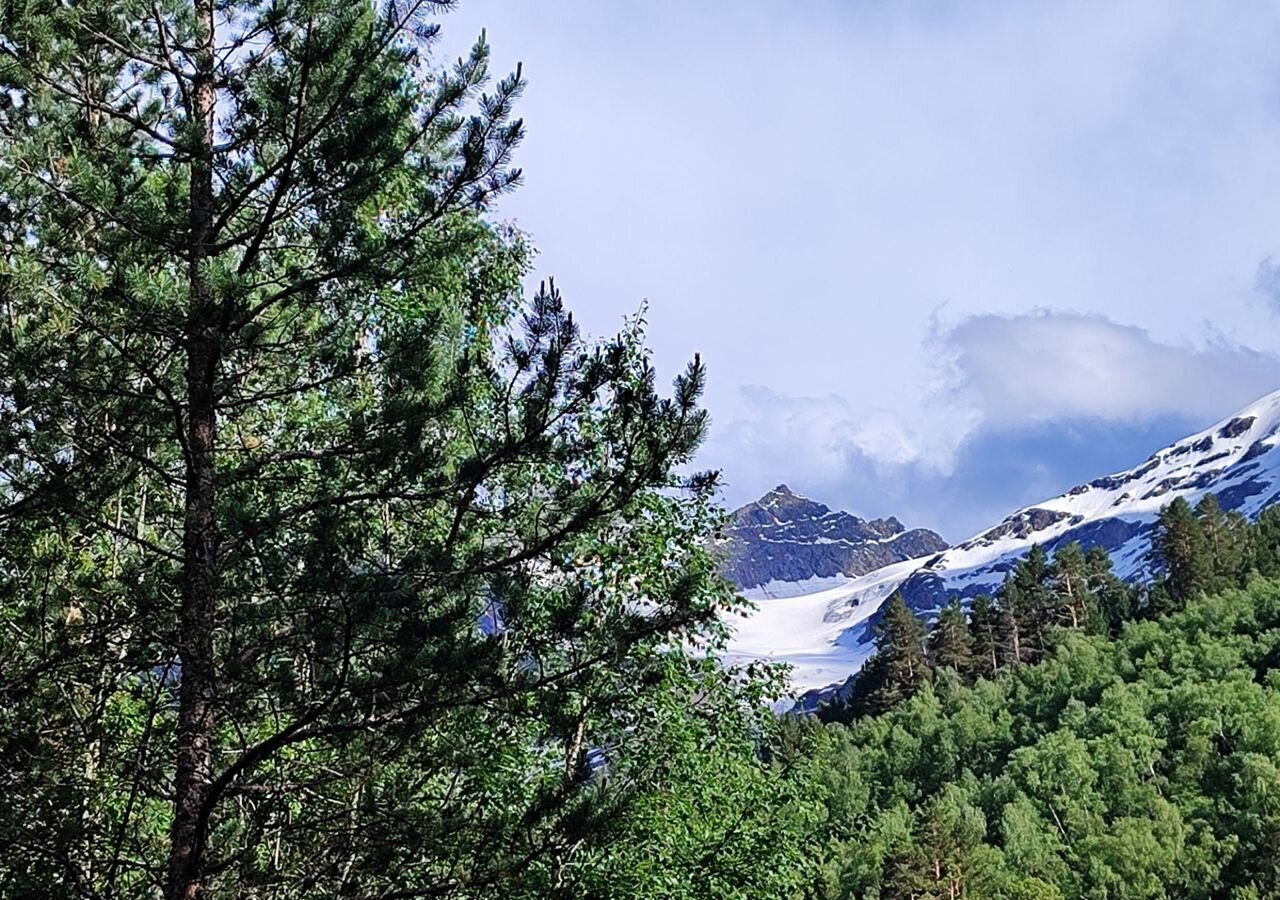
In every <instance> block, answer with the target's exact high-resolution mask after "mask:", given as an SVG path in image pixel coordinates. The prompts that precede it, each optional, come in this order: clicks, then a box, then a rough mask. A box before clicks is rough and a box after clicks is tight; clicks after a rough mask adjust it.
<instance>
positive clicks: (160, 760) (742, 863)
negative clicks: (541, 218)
mask: <svg viewBox="0 0 1280 900" xmlns="http://www.w3.org/2000/svg"><path fill="white" fill-rule="evenodd" d="M449 5H450V4H449V3H446V2H428V0H385V2H352V0H341V2H339V0H97V2H93V3H66V2H62V0H23V2H15V3H6V4H3V5H0V798H3V802H2V803H0V897H5V898H8V897H14V898H25V897H40V898H84V900H108V898H134V897H139V898H142V897H146V898H159V897H163V898H168V900H179V898H182V900H195V898H205V897H252V898H263V900H266V898H293V897H313V896H314V897H350V898H385V900H392V898H412V897H455V898H517V900H518V898H543V897H562V898H636V900H640V898H773V897H777V898H806V897H807V898H833V897H849V898H864V897H866V898H871V897H881V898H890V897H911V898H934V897H948V898H954V897H957V896H972V897H1009V898H1015V897H1019V898H1031V897H1041V898H1050V897H1159V896H1166V895H1173V896H1191V897H1199V896H1204V897H1211V896H1212V897H1216V896H1238V897H1263V896H1273V895H1274V894H1275V892H1276V891H1277V890H1280V873H1278V872H1277V871H1276V868H1277V863H1276V860H1277V859H1278V858H1280V774H1278V773H1280V701H1277V698H1276V691H1277V689H1278V688H1280V675H1277V674H1275V673H1274V670H1275V669H1276V667H1277V665H1280V650H1277V649H1276V648H1277V647H1280V586H1277V582H1275V581H1272V580H1268V579H1274V578H1278V577H1280V513H1275V512H1273V511H1271V510H1269V511H1267V512H1266V513H1264V514H1263V515H1262V517H1261V518H1260V519H1259V521H1258V522H1257V523H1254V524H1247V523H1245V522H1244V521H1243V520H1242V519H1240V518H1239V517H1237V516H1232V515H1226V514H1223V513H1222V512H1221V510H1219V509H1217V507H1216V505H1215V504H1214V502H1213V500H1212V498H1208V499H1206V500H1204V501H1202V502H1201V503H1200V504H1199V505H1198V506H1197V507H1196V508H1195V509H1192V508H1191V507H1190V506H1188V505H1187V504H1186V503H1185V502H1183V501H1175V502H1174V503H1172V504H1171V505H1170V506H1169V507H1167V508H1166V510H1165V511H1164V513H1162V515H1161V519H1160V522H1159V523H1158V527H1157V529H1156V532H1155V536H1154V540H1153V560H1152V562H1153V567H1152V571H1154V572H1156V573H1158V576H1157V578H1156V580H1155V581H1154V582H1153V583H1151V584H1146V585H1137V586H1134V585H1129V584H1125V583H1123V582H1121V581H1120V580H1119V579H1117V578H1116V577H1115V576H1114V575H1113V574H1112V572H1111V567H1110V562H1109V560H1108V559H1107V558H1106V555H1105V554H1104V553H1101V552H1100V551H1096V550H1094V551H1088V552H1085V551H1083V550H1082V549H1081V548H1079V547H1076V546H1074V545H1070V546H1065V547H1061V548H1058V549H1057V550H1056V551H1055V552H1054V553H1053V554H1052V558H1050V557H1049V556H1048V555H1047V554H1046V553H1045V552H1043V551H1042V550H1040V549H1038V548H1037V549H1034V550H1032V552H1031V553H1030V554H1029V555H1028V557H1027V558H1026V559H1025V560H1024V561H1022V562H1021V563H1019V565H1018V566H1017V567H1016V568H1015V569H1014V571H1012V572H1011V573H1010V575H1009V579H1008V580H1007V581H1006V583H1005V585H1004V587H1003V588H1002V590H1001V591H999V593H998V595H997V596H995V597H991V598H986V597H981V598H977V599H976V600H974V602H973V604H972V606H971V607H970V608H967V609H966V608H964V607H962V606H960V605H959V604H952V605H950V606H948V607H946V608H944V609H943V610H941V611H940V612H939V614H938V615H937V617H936V621H934V622H933V623H932V627H930V628H926V625H925V624H924V623H923V622H921V621H919V620H917V619H916V618H915V617H914V616H913V615H912V614H911V612H910V611H909V610H907V608H906V606H905V605H904V604H903V603H902V602H901V598H895V599H894V600H893V602H891V603H890V605H889V606H888V608H887V611H886V615H885V617H884V620H883V623H882V625H881V628H880V645H881V651H880V653H879V654H878V655H877V656H875V657H874V658H873V660H872V662H871V663H870V664H869V665H868V666H867V667H866V669H865V670H864V672H863V673H861V674H860V675H859V676H858V678H857V679H856V682H855V684H854V685H853V686H852V688H853V689H852V690H851V691H850V692H849V693H848V694H847V697H846V699H845V700H844V701H842V702H839V703H836V704H833V705H831V706H829V707H827V708H824V709H823V710H822V711H821V714H820V715H819V716H816V717H799V716H785V715H784V716H779V715H776V714H775V713H774V712H773V711H772V706H771V704H775V703H776V702H777V701H778V700H779V698H782V697H785V696H786V694H787V690H788V689H787V686H786V682H785V672H784V671H781V670H779V669H778V668H777V667H773V666H769V665H764V664H755V665H750V666H745V667H741V668H733V667H727V666H725V665H723V664H721V662H719V654H718V651H719V650H720V649H721V647H722V646H723V642H724V640H725V634H726V628H727V625H726V624H725V623H726V620H727V616H728V615H729V614H731V613H732V612H734V611H736V610H739V609H741V608H743V607H744V605H745V604H744V601H743V600H742V599H741V598H740V597H738V596H737V594H736V593H735V591H734V590H733V589H732V588H731V586H730V585H729V584H728V583H727V582H726V581H725V580H724V579H723V578H722V577H721V576H720V574H719V560H718V558H717V557H716V555H715V553H714V547H715V541H714V537H715V536H716V534H717V533H718V530H719V529H720V528H722V527H723V524H724V519H723V515H722V513H721V512H720V511H719V509H718V506H717V477H716V476H715V474H714V473H706V474H690V470H689V464H690V463H691V461H692V460H693V458H694V454H695V452H696V450H697V448H698V446H699V443H700V441H701V440H702V438H703V436H704V433H705V431H706V428H707V424H708V423H707V416H706V414H705V412H704V411H703V410H702V408H701V406H700V396H701V393H702V390H703V386H704V383H705V378H706V373H705V371H704V368H703V366H702V364H701V362H700V361H699V360H697V359H694V360H693V361H692V362H691V363H690V364H689V366H688V368H687V370H686V371H684V372H683V373H682V374H681V375H680V376H679V377H677V378H676V379H675V380H674V383H673V384H672V385H671V386H670V388H669V389H664V388H662V387H661V386H660V385H659V383H658V378H657V376H656V374H655V371H654V367H653V365H652V364H651V362H650V354H649V351H648V349H647V347H646V343H645V331H644V327H645V323H644V322H643V319H642V318H639V317H637V318H636V319H635V320H634V321H631V322H628V323H627V324H626V326H625V327H624V328H623V330H622V331H621V333H619V334H618V335H616V336H614V337H612V338H607V339H603V340H599V341H595V340H588V339H586V338H584V337H583V336H582V335H581V334H580V332H579V330H578V328H577V326H576V324H575V322H574V319H573V317H572V315H571V313H570V312H569V309H568V306H567V305H566V303H565V301H564V300H563V298H562V297H561V294H560V292H559V291H558V289H557V288H556V287H555V286H554V285H553V284H551V283H549V282H548V283H546V284H545V285H544V286H543V287H542V288H541V289H539V290H537V291H536V292H533V295H532V296H526V295H525V292H524V290H523V288H522V285H523V284H524V283H525V282H526V280H527V278H528V277H529V276H530V275H531V274H532V273H533V259H534V253H533V249H532V245H531V243H530V241H529V239H528V238H527V237H526V236H525V235H523V234H521V233H519V232H518V231H516V230H515V229H513V228H511V227H509V226H506V225H503V224H499V222H498V220H497V217H496V216H495V213H494V203H495V201H496V200H497V198H499V197H501V196H502V195H504V194H505V193H506V192H507V191H509V190H511V189H513V188H514V187H515V186H516V185H517V184H518V181H519V176H520V173H519V171H518V170H517V169H515V168H513V165H512V159H513V153H514V151H515V148H516V147H517V145H518V144H519V142H520V140H521V137H522V135H523V123H522V122H521V121H520V119H519V118H518V117H517V114H516V109H517V105H518V100H519V96H520V94H521V91H522V89H523V86H524V82H523V78H522V75H521V73H520V72H519V71H517V72H514V73H511V74H509V75H506V76H504V77H499V78H497V79H493V78H491V75H490V72H489V65H488V60H489V55H488V47H487V45H486V44H485V42H484V40H483V38H481V40H480V41H479V42H477V43H476V44H475V46H474V47H473V48H472V50H471V51H470V52H469V53H468V54H467V55H465V56H464V57H463V58H461V59H459V60H457V61H456V62H453V63H451V64H447V63H445V62H444V61H442V60H440V59H439V58H438V57H437V51H436V47H437V43H436V42H437V38H438V27H437V25H436V23H435V16H436V14H437V13H439V12H442V11H443V10H444V9H445V8H446V7H448V6H449Z"/></svg>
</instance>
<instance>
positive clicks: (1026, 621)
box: [1013, 544, 1058, 662]
mask: <svg viewBox="0 0 1280 900" xmlns="http://www.w3.org/2000/svg"><path fill="white" fill-rule="evenodd" d="M1051 575H1052V572H1051V569H1050V566H1049V556H1048V554H1047V553H1045V550H1044V547H1042V546H1041V545H1039V544H1033V545H1032V546H1031V549H1030V550H1028V551H1027V555H1026V556H1024V557H1023V558H1022V559H1021V560H1019V561H1018V563H1017V565H1016V566H1014V569H1013V583H1014V586H1015V587H1016V589H1017V590H1016V594H1015V596H1016V598H1017V604H1016V606H1017V610H1016V614H1017V615H1018V619H1019V624H1020V626H1021V629H1022V635H1021V649H1022V653H1023V659H1024V660H1025V661H1032V662H1034V661H1035V660H1038V659H1040V658H1041V657H1042V656H1044V655H1045V654H1046V653H1047V652H1048V651H1049V629H1050V628H1052V627H1053V626H1054V625H1055V624H1056V622H1057V612H1058V603H1057V598H1056V597H1055V596H1054V593H1053V588H1052V585H1051Z"/></svg>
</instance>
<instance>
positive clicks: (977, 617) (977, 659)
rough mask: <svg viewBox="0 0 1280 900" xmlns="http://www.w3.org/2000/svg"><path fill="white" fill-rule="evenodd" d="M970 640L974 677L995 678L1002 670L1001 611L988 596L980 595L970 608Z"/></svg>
mask: <svg viewBox="0 0 1280 900" xmlns="http://www.w3.org/2000/svg"><path fill="white" fill-rule="evenodd" d="M969 640H970V646H971V647H972V650H973V664H972V672H973V675H974V677H975V678H993V677H995V674H996V672H997V670H998V669H999V668H1000V657H999V652H1000V610H999V609H998V608H997V607H996V605H995V601H993V600H992V598H991V597H990V596H988V595H987V594H979V595H978V596H977V597H975V598H974V601H973V604H972V605H971V606H970V607H969Z"/></svg>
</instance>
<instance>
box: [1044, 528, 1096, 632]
mask: <svg viewBox="0 0 1280 900" xmlns="http://www.w3.org/2000/svg"><path fill="white" fill-rule="evenodd" d="M1050 577H1051V583H1052V591H1053V594H1054V597H1055V600H1056V603H1055V604H1054V606H1055V609H1056V621H1057V622H1058V624H1060V625H1069V626H1070V627H1072V628H1087V627H1089V625H1090V623H1091V622H1092V621H1093V619H1094V618H1095V616H1096V615H1097V612H1096V608H1095V602H1094V597H1093V592H1092V590H1091V589H1090V586H1089V573H1088V563H1087V562H1086V560H1085V554H1084V551H1083V550H1082V549H1081V548H1080V544H1079V543H1077V542H1076V541H1071V542H1070V543H1067V544H1063V545H1062V546H1061V547H1058V548H1057V549H1056V550H1054V552H1053V567H1052V572H1051V576H1050Z"/></svg>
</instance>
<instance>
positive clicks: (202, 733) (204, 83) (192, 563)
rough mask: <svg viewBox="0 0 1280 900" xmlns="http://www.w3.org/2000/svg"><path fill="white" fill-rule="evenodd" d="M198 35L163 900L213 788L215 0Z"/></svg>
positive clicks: (189, 887) (201, 823)
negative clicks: (175, 686) (178, 599)
mask: <svg viewBox="0 0 1280 900" xmlns="http://www.w3.org/2000/svg"><path fill="white" fill-rule="evenodd" d="M194 2H195V11H196V17H197V20H198V22H199V25H200V28H201V31H202V32H203V33H202V34H201V35H200V44H199V46H198V47H197V51H196V54H195V75H194V77H193V79H192V90H191V96H192V104H193V109H191V110H190V114H191V117H192V120H193V125H194V126H195V131H196V142H195V146H194V147H193V153H192V162H191V197H190V237H189V244H188V253H189V266H190V281H191V297H190V309H189V311H188V318H187V326H186V335H185V340H186V351H187V370H186V390H187V396H186V402H187V416H188V418H187V460H186V463H187V465H186V510H185V520H184V526H183V573H182V608H181V614H180V616H179V622H178V628H179V633H178V657H179V659H180V660H181V663H182V672H181V677H182V684H181V688H180V690H179V700H178V703H179V706H178V747H177V751H178V753H177V765H176V771H175V777H174V809H173V825H172V830H171V833H170V846H169V880H168V890H167V894H168V897H169V900H193V898H199V897H202V896H204V895H205V884H204V868H205V848H206V844H207V833H208V815H209V809H208V804H209V799H210V786H211V784H212V781H213V772H212V762H213V760H212V757H213V748H212V744H213V730H214V698H215V693H216V692H215V684H214V678H215V672H214V659H213V628H214V618H215V609H216V601H217V528H216V522H215V518H214V452H215V447H214V441H215V437H216V434H217V416H216V409H215V402H216V398H215V395H214V379H215V376H216V374H217V371H218V363H219V357H220V354H221V346H220V334H219V321H218V317H217V315H216V310H215V308H214V307H215V303H214V299H213V297H212V295H211V292H210V290H209V286H208V284H207V283H206V282H205V280H204V277H203V273H202V269H203V265H204V261H205V259H206V257H207V256H208V247H209V244H210V241H211V239H212V235H211V231H212V227H213V138H214V135H213V114H214V103H215V97H214V81H213V75H214V19H213V0H194Z"/></svg>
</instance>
